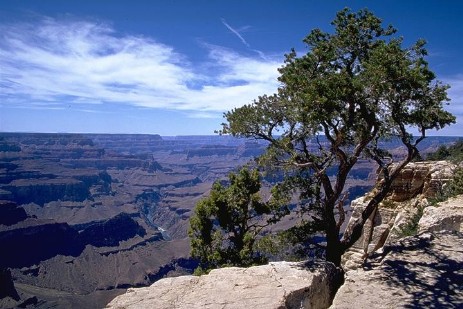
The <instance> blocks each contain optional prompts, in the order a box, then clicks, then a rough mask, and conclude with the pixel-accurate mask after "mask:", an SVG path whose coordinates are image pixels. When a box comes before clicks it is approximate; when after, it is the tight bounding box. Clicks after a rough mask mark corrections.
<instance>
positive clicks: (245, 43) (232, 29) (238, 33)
mask: <svg viewBox="0 0 463 309" xmlns="http://www.w3.org/2000/svg"><path fill="white" fill-rule="evenodd" d="M222 24H224V26H225V27H227V28H228V30H230V31H231V32H232V33H233V34H234V35H236V36H237V37H238V38H239V39H240V41H241V42H242V43H243V44H244V45H246V46H247V47H251V46H250V45H249V44H248V42H246V40H245V39H244V38H243V36H242V35H241V34H240V32H239V30H236V29H234V28H233V27H232V26H230V25H229V24H228V23H227V21H226V20H225V18H222Z"/></svg>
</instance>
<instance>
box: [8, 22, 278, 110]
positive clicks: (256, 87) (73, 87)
mask: <svg viewBox="0 0 463 309" xmlns="http://www.w3.org/2000/svg"><path fill="white" fill-rule="evenodd" d="M0 33H2V40H0V67H1V68H2V71H1V78H0V100H1V102H2V103H0V104H10V105H15V106H34V107H35V108H59V106H61V105H63V106H68V104H82V103H86V104H101V103H120V104H129V105H135V106H141V107H147V108H167V109H172V110H192V111H196V112H197V113H196V114H195V115H211V113H217V112H223V111H226V110H229V109H231V108H233V107H237V106H240V105H243V104H246V103H249V102H251V101H252V100H253V99H255V98H257V96H259V95H262V94H264V93H273V92H275V91H276V88H277V86H278V83H277V80H276V78H277V76H278V72H277V68H278V67H279V66H280V62H278V61H273V60H268V59H262V58H259V59H254V58H249V57H245V56H243V55H240V54H237V53H235V52H233V51H230V50H226V49H224V48H221V47H218V46H214V45H204V46H203V47H204V48H207V50H208V52H209V61H208V62H207V63H202V64H200V65H197V66H196V65H195V66H194V65H193V64H192V63H190V62H189V61H188V60H187V57H186V56H185V55H182V54H179V53H177V52H176V51H175V49H174V48H173V47H171V46H167V45H165V44H162V43H159V42H157V41H155V40H153V39H151V38H146V37H137V36H128V35H126V36H121V35H119V34H118V33H116V32H115V31H114V30H113V29H112V28H111V27H109V26H108V25H105V24H97V23H93V22H88V21H78V22H76V21H57V20H54V19H50V18H47V19H43V20H42V21H40V22H39V23H36V24H14V25H12V24H9V25H0ZM204 67H207V68H208V75H206V74H205V72H202V71H201V68H204ZM191 85H195V87H192V86H191Z"/></svg>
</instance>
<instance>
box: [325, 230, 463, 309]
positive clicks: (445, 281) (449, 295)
mask: <svg viewBox="0 0 463 309" xmlns="http://www.w3.org/2000/svg"><path fill="white" fill-rule="evenodd" d="M462 248H463V233H460V232H449V231H443V232H436V233H434V234H430V233H427V234H420V235H417V236H412V237H407V238H404V239H402V240H400V241H398V242H396V243H394V244H393V245H390V246H386V247H385V248H384V250H383V253H382V254H380V255H377V256H376V257H375V258H372V259H370V260H369V261H368V262H367V263H366V264H365V265H364V267H363V269H362V268H359V269H355V270H350V271H348V272H347V273H346V278H345V283H344V285H343V286H342V287H341V288H340V289H339V290H338V292H337V294H336V297H335V298H334V300H333V304H332V306H331V307H330V308H357V309H362V308H365V309H370V308H378V309H380V308H463V286H462V285H461V283H462V282H463V249H462Z"/></svg>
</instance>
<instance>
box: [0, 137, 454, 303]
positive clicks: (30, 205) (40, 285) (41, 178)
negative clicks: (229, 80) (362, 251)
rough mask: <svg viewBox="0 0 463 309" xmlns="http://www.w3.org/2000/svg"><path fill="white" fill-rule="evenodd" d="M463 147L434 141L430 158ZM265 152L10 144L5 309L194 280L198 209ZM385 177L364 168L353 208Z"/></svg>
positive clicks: (105, 297) (135, 142)
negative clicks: (192, 227)
mask: <svg viewBox="0 0 463 309" xmlns="http://www.w3.org/2000/svg"><path fill="white" fill-rule="evenodd" d="M454 140H456V138H429V139H426V140H425V141H426V143H423V149H422V150H423V152H427V151H432V150H435V149H436V148H437V147H438V146H439V145H441V144H443V143H444V144H445V143H451V142H452V141H454ZM387 146H388V149H390V150H391V153H393V154H394V153H395V154H400V152H401V149H400V147H399V146H400V145H399V144H397V143H395V142H388V144H387ZM265 147H266V144H265V143H262V142H259V141H255V140H243V139H235V138H232V137H229V136H183V137H182V136H180V137H179V136H177V137H161V136H159V135H112V134H42V133H41V134H34V133H0V248H2V254H1V255H0V285H1V287H2V289H1V290H2V291H6V292H5V293H6V294H7V295H5V296H3V297H2V299H0V307H4V308H9V307H16V306H27V305H34V306H36V307H40V308H51V307H56V306H58V307H66V308H79V307H80V308H81V307H86V308H101V307H103V306H105V305H106V304H107V303H108V302H109V301H110V300H111V299H113V298H114V297H115V296H117V295H119V294H122V293H124V292H125V291H126V290H127V288H132V287H144V286H149V285H151V284H152V283H154V282H156V281H157V280H159V279H161V278H164V277H170V276H178V275H184V274H191V272H192V270H193V269H194V268H195V267H196V264H195V261H193V260H191V259H190V258H189V240H188V238H187V228H188V219H189V217H190V215H191V212H192V209H193V208H194V206H195V205H196V203H197V202H198V201H199V200H200V199H201V198H203V197H205V196H206V195H207V194H208V191H209V189H210V188H211V186H212V184H213V182H214V181H216V180H219V179H224V178H225V177H226V175H227V174H228V173H229V172H230V171H233V170H235V169H236V168H238V167H239V166H241V165H243V164H246V163H248V162H250V161H252V159H253V158H254V157H255V156H257V155H259V154H261V153H262V152H263V151H264V149H265ZM375 177H376V176H375V166H374V164H372V163H371V162H368V161H363V162H360V164H358V166H357V167H356V169H355V170H354V171H353V173H352V175H351V178H350V179H349V182H348V187H347V189H348V190H349V192H351V195H350V196H349V201H350V200H353V199H355V198H357V197H358V196H361V195H362V194H364V193H365V192H366V191H367V190H369V188H371V186H372V185H373V183H374V181H375ZM267 185H268V186H270V185H271V181H270V180H268V181H267ZM286 220H287V221H286V222H285V223H284V224H289V223H291V222H292V224H294V222H296V220H297V218H296V217H295V216H294V217H292V218H287V219H286ZM3 287H5V288H3Z"/></svg>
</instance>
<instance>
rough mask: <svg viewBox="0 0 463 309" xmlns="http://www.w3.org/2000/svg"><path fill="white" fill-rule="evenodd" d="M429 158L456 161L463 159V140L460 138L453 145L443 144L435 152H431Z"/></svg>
mask: <svg viewBox="0 0 463 309" xmlns="http://www.w3.org/2000/svg"><path fill="white" fill-rule="evenodd" d="M426 159H427V160H431V161H439V160H448V161H454V162H462V161H463V140H458V141H457V142H455V144H453V145H451V146H448V147H447V146H446V145H441V146H440V147H439V148H438V149H437V150H436V151H435V152H433V153H430V154H429V155H428V156H427V157H426Z"/></svg>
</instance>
